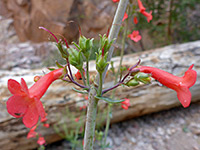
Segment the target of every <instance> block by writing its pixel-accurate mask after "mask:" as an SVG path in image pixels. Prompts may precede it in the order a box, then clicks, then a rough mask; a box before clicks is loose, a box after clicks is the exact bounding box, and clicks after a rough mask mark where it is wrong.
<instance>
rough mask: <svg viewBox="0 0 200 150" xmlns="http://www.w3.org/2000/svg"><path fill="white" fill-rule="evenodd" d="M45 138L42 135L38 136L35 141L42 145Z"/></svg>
mask: <svg viewBox="0 0 200 150" xmlns="http://www.w3.org/2000/svg"><path fill="white" fill-rule="evenodd" d="M45 142H46V141H45V139H44V137H39V139H38V141H37V143H38V144H39V145H44V144H45Z"/></svg>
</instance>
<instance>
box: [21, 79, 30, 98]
mask: <svg viewBox="0 0 200 150" xmlns="http://www.w3.org/2000/svg"><path fill="white" fill-rule="evenodd" d="M21 87H22V89H23V91H24V92H25V93H26V94H27V95H29V92H28V87H27V84H26V82H25V81H24V79H23V78H21Z"/></svg>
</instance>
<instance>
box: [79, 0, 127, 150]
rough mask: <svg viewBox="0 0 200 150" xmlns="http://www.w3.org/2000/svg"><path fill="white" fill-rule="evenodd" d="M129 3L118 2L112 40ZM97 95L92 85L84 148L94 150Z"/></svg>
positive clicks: (125, 1) (103, 77) (112, 28)
mask: <svg viewBox="0 0 200 150" xmlns="http://www.w3.org/2000/svg"><path fill="white" fill-rule="evenodd" d="M127 4H128V0H120V2H119V4H118V8H117V11H116V14H115V17H114V21H113V23H112V27H111V30H110V34H109V37H108V38H109V40H110V41H111V40H112V39H114V38H117V36H118V33H119V29H120V25H121V22H122V18H123V16H124V13H125V10H126V7H127ZM113 50H114V47H113V46H111V48H110V50H109V52H108V59H107V61H110V60H111V57H112V54H113ZM107 68H108V66H107V67H106V69H105V71H104V73H103V75H102V83H101V84H102V85H103V81H104V79H105V75H106V72H107ZM102 85H101V90H100V88H99V92H100V91H102ZM99 86H100V85H99ZM95 95H96V90H95V87H94V85H92V86H91V89H90V92H89V103H88V110H87V117H86V129H85V136H84V147H83V149H84V150H93V140H94V131H95V121H96V112H97V104H98V100H97V99H96V98H95Z"/></svg>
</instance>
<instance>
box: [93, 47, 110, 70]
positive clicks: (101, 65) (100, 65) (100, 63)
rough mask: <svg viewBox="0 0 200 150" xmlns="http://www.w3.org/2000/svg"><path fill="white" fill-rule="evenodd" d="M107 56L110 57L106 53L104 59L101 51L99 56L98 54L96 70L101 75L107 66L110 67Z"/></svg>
mask: <svg viewBox="0 0 200 150" xmlns="http://www.w3.org/2000/svg"><path fill="white" fill-rule="evenodd" d="M107 56H108V53H106V54H105V56H104V57H102V52H101V51H100V53H99V54H97V53H96V69H97V71H98V72H99V73H103V72H104V70H105V68H106V66H107V65H108V62H107Z"/></svg>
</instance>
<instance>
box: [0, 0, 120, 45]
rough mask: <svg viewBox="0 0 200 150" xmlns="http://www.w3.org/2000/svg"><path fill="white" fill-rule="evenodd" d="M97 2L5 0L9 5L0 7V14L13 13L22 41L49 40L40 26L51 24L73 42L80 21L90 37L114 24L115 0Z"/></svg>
mask: <svg viewBox="0 0 200 150" xmlns="http://www.w3.org/2000/svg"><path fill="white" fill-rule="evenodd" d="M96 3H97V2H96V1H92V0H88V1H81V0H67V1H66V0H57V1H55V0H48V1H41V0H7V1H5V0H4V1H1V5H2V6H4V8H5V9H3V10H0V15H4V16H7V15H6V14H10V18H11V19H12V20H14V23H13V25H14V27H15V30H16V33H17V35H18V37H19V39H20V41H22V42H24V41H28V40H30V41H33V42H42V41H48V40H49V38H48V37H50V35H49V33H48V32H45V31H42V30H39V29H38V27H39V26H44V27H46V28H48V29H49V30H50V31H52V32H53V33H55V34H56V35H58V36H59V34H60V35H63V36H65V37H66V39H67V40H68V41H69V42H71V41H72V40H76V39H77V38H78V36H79V32H78V24H79V25H80V26H81V28H82V31H83V34H84V33H87V34H85V35H86V36H89V37H95V36H98V34H100V33H101V34H104V33H106V31H107V30H108V27H110V24H111V21H112V17H113V15H112V14H114V11H115V7H113V6H114V5H113V3H112V1H107V0H103V1H101V3H98V5H97V4H96ZM115 6H116V5H115ZM12 27H13V26H12ZM51 39H52V40H53V41H54V39H53V38H51Z"/></svg>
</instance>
